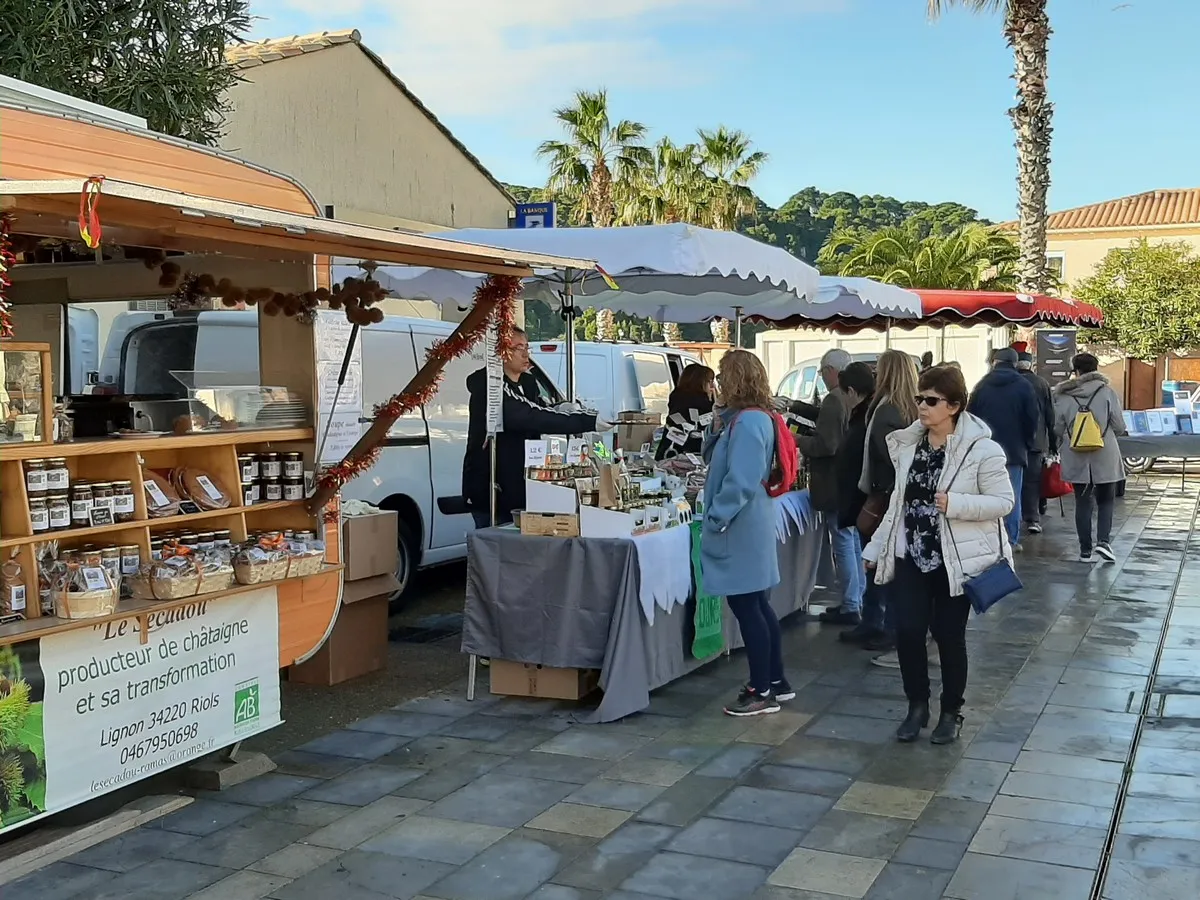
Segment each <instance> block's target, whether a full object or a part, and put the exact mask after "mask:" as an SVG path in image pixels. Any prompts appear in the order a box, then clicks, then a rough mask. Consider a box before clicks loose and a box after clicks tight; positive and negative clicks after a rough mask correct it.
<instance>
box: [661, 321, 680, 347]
mask: <svg viewBox="0 0 1200 900" xmlns="http://www.w3.org/2000/svg"><path fill="white" fill-rule="evenodd" d="M663 340H664V341H666V342H667V343H668V344H678V343H679V342H680V341H682V340H683V329H682V328H680V327H679V323H678V322H663Z"/></svg>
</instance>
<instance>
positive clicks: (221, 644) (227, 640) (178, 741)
mask: <svg viewBox="0 0 1200 900" xmlns="http://www.w3.org/2000/svg"><path fill="white" fill-rule="evenodd" d="M147 623H148V628H147V634H146V635H145V637H146V640H145V642H144V643H143V642H142V637H143V636H142V634H141V630H140V625H139V623H138V620H137V619H136V618H132V617H131V618H126V619H118V620H116V621H112V622H104V623H100V624H97V625H95V626H93V627H90V628H86V627H85V628H78V629H74V630H71V631H67V632H63V633H61V634H54V635H49V636H47V637H44V638H41V639H40V640H32V641H25V642H22V643H18V644H14V645H12V646H10V647H0V831H3V830H5V829H7V828H9V827H11V826H13V825H16V824H18V823H20V822H25V821H28V820H29V819H30V818H32V817H36V816H40V815H43V814H46V813H51V812H57V811H60V810H63V809H67V808H69V807H72V806H75V805H77V804H80V803H83V802H85V801H87V800H90V799H92V798H93V797H97V796H100V795H101V794H104V793H107V792H108V791H112V790H115V789H117V788H119V787H121V786H123V785H126V784H130V783H132V782H135V781H139V780H141V779H143V778H147V777H149V776H150V775H153V774H154V773H156V772H158V771H161V770H163V769H167V768H171V767H172V766H177V765H180V764H183V763H186V762H189V761H191V760H194V759H197V758H199V757H202V756H204V755H205V754H207V753H211V752H213V751H215V750H220V749H221V748H223V747H226V746H228V745H230V744H233V743H235V742H237V741H239V740H242V739H243V738H246V737H249V736H250V735H253V734H257V733H258V732H261V731H265V730H266V729H268V728H272V727H274V726H275V725H278V724H279V723H280V718H279V673H278V665H279V612H278V604H277V600H276V594H275V589H274V588H264V589H262V590H258V591H251V592H247V593H244V594H237V595H234V596H232V597H226V598H222V599H216V600H206V599H204V598H203V597H199V598H197V599H196V600H195V601H194V602H192V603H188V604H186V605H184V606H179V607H175V608H173V609H167V610H162V611H159V612H152V613H151V614H150V615H149V617H148V619H147ZM6 704H7V708H6Z"/></svg>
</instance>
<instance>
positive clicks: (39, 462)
mask: <svg viewBox="0 0 1200 900" xmlns="http://www.w3.org/2000/svg"><path fill="white" fill-rule="evenodd" d="M25 490H26V492H27V493H28V494H29V496H30V497H40V496H42V495H43V494H45V493H46V461H45V460H44V459H28V460H26V461H25Z"/></svg>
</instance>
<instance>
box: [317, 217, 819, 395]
mask: <svg viewBox="0 0 1200 900" xmlns="http://www.w3.org/2000/svg"><path fill="white" fill-rule="evenodd" d="M437 234H438V237H439V238H442V239H446V240H455V241H462V242H464V243H469V244H476V245H482V246H488V247H496V248H499V249H507V250H516V251H520V250H530V251H532V250H535V249H536V250H537V251H539V252H545V253H547V254H566V253H567V252H568V248H572V249H571V251H570V252H576V253H578V254H582V255H577V256H576V258H580V259H595V260H596V261H597V263H598V265H599V267H600V268H601V269H603V270H604V273H606V274H607V275H608V276H609V278H610V279H611V283H610V281H608V280H606V279H605V278H604V276H603V275H601V274H599V273H596V272H588V273H583V272H579V271H573V270H568V271H566V272H560V271H556V270H546V271H542V270H538V271H537V272H536V274H535V275H534V277H532V278H528V279H526V281H525V291H524V295H525V297H526V298H529V299H538V300H543V301H545V302H548V303H551V304H553V302H554V301H557V300H561V302H562V304H563V306H564V308H565V309H566V310H567V311H568V315H570V311H572V310H573V309H574V308H576V307H583V308H587V307H593V308H596V309H609V310H613V311H614V312H624V313H627V314H630V315H637V316H643V317H645V318H649V319H652V320H654V321H656V322H659V323H663V322H681V323H683V322H705V321H708V320H709V319H712V318H716V317H721V318H726V319H733V320H736V321H738V322H739V323H740V321H741V319H742V317H744V316H751V315H753V316H761V317H763V318H766V319H772V320H774V319H781V318H785V317H787V316H793V315H805V314H806V310H811V309H812V308H813V307H815V306H816V305H817V304H818V294H819V292H820V282H819V273H818V272H817V270H816V269H815V268H813V267H812V266H810V265H808V264H807V263H805V262H803V261H801V260H799V259H797V258H796V257H794V256H792V254H790V253H788V252H787V251H786V250H782V249H780V248H779V247H773V246H771V245H769V244H764V243H761V242H760V241H756V240H754V239H753V238H749V237H746V236H745V235H742V234H738V233H736V232H731V231H716V230H713V229H708V228H700V227H698V226H695V225H686V224H672V225H637V226H627V227H613V228H529V229H491V228H468V229H460V230H457V231H442V232H438V233H437ZM349 273H350V271H348V270H347V269H343V268H342V267H340V266H335V267H334V272H333V276H334V278H335V279H338V280H340V278H342V277H344V275H346V274H349ZM484 277H485V276H484V275H482V274H479V273H473V272H453V271H446V270H441V269H425V268H420V267H411V266H382V267H380V268H379V269H378V270H377V271H376V272H375V278H376V279H377V280H378V281H379V282H380V284H381V285H383V286H384V287H385V288H387V289H388V290H389V291H391V292H393V293H395V294H397V295H398V296H401V297H404V298H407V299H410V300H432V301H434V302H436V303H439V304H443V305H445V304H451V303H452V304H455V305H458V306H462V305H466V304H468V303H470V301H471V298H472V297H473V295H474V293H475V289H476V288H477V287H478V286H479V284H480V283H481V282H482V281H483V279H484ZM614 283H615V287H614V286H613V285H614ZM568 321H570V320H569V319H568ZM573 331H574V329H573V328H572V327H570V326H568V328H567V342H568V353H567V360H568V372H567V392H568V396H569V397H572V398H573V397H574V371H573V369H574V366H573V365H572V363H571V360H572V356H573V353H572V352H571V348H572V345H573V341H574V334H573Z"/></svg>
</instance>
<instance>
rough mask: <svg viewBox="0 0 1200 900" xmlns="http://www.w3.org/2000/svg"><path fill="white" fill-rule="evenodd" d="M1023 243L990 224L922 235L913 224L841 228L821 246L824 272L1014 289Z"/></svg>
mask: <svg viewBox="0 0 1200 900" xmlns="http://www.w3.org/2000/svg"><path fill="white" fill-rule="evenodd" d="M1017 260H1018V253H1017V246H1016V244H1014V243H1013V241H1012V239H1011V238H1009V237H1008V235H1006V234H1004V233H1003V232H1001V231H998V230H996V229H995V228H990V227H987V226H984V225H964V226H963V227H961V228H957V229H955V230H954V231H952V232H951V233H950V234H947V235H939V234H931V235H928V236H926V237H922V236H921V234H920V232H919V231H918V230H917V229H916V228H914V227H911V226H906V225H898V226H891V227H888V228H881V229H879V230H878V231H864V230H862V229H856V228H848V229H842V230H840V231H835V232H834V233H833V234H831V235H830V236H829V238H828V240H827V241H826V242H825V246H823V247H822V248H821V253H820V255H819V256H818V257H817V264H818V266H820V268H821V270H822V271H823V272H830V273H832V274H835V275H856V276H862V277H865V278H874V279H875V280H876V281H883V282H886V283H888V284H895V285H899V286H900V287H906V288H929V289H936V288H941V289H949V290H976V291H1011V290H1016V288H1017V278H1016V265H1017Z"/></svg>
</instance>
